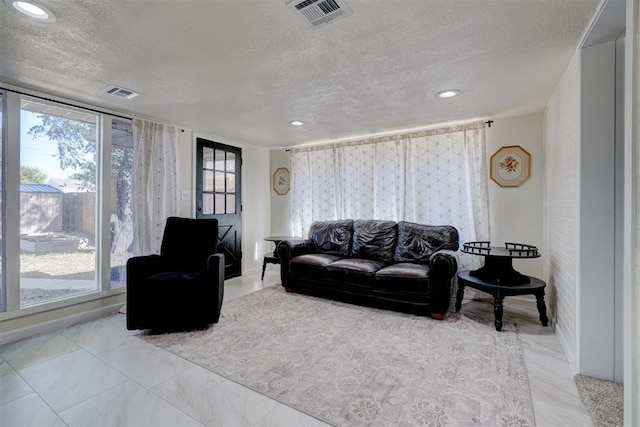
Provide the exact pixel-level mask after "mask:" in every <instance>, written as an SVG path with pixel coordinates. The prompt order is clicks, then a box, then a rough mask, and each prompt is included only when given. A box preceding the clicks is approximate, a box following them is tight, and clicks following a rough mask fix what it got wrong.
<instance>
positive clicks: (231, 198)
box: [227, 194, 236, 214]
mask: <svg viewBox="0 0 640 427" xmlns="http://www.w3.org/2000/svg"><path fill="white" fill-rule="evenodd" d="M227 213H228V214H234V213H236V196H235V195H234V194H227Z"/></svg>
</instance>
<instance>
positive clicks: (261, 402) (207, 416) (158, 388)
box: [0, 266, 592, 427]
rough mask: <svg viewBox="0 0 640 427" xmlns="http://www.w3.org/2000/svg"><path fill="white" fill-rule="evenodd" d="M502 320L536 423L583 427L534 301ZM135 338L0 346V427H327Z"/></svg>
mask: <svg viewBox="0 0 640 427" xmlns="http://www.w3.org/2000/svg"><path fill="white" fill-rule="evenodd" d="M277 283H279V277H278V271H277V267H276V266H270V267H269V269H268V272H267V274H266V275H265V280H264V282H262V281H260V276H259V274H253V275H248V276H245V277H242V278H236V279H232V280H228V281H227V282H226V283H225V300H226V301H228V300H230V299H233V298H237V297H238V296H241V295H244V294H247V293H249V292H253V291H255V290H258V289H261V288H262V287H263V286H269V285H273V284H277ZM478 295H479V296H482V295H483V294H478ZM469 296H472V291H471V292H469ZM462 312H463V313H474V314H479V315H482V316H488V317H489V318H492V316H493V309H492V306H491V304H490V303H489V299H486V298H482V300H480V301H478V300H465V303H464V304H463V308H462ZM504 320H505V321H511V322H517V323H519V324H520V336H521V340H522V345H523V349H524V355H525V362H526V365H527V370H528V373H529V383H530V387H531V395H532V398H533V405H534V411H535V417H536V422H537V425H538V426H591V425H592V423H591V420H590V418H589V416H588V414H587V412H586V410H585V408H584V406H583V405H582V403H581V401H580V399H579V398H578V393H577V390H576V387H575V384H574V382H573V376H572V374H571V371H570V369H569V366H568V364H567V361H566V359H565V357H564V355H563V353H562V351H561V350H560V345H559V343H558V340H557V338H556V337H555V336H554V335H553V333H552V331H551V329H550V328H544V327H542V326H541V325H540V324H539V323H538V320H537V312H536V308H535V302H534V301H523V300H519V299H509V298H507V299H506V300H505V316H504ZM136 334H137V332H135V331H133V332H131V331H127V330H126V328H125V316H124V315H122V314H118V315H114V316H110V317H106V318H103V319H99V320H95V321H92V322H88V323H83V324H79V325H76V326H73V327H70V328H67V329H64V330H61V331H58V332H56V333H52V334H48V335H43V336H38V337H34V338H31V339H27V340H23V341H19V342H16V343H11V344H7V345H5V346H3V347H0V426H65V425H69V426H146V425H149V426H160V425H167V426H190V425H207V426H223V425H224V426H259V427H269V426H295V427H302V426H321V425H325V424H324V423H322V422H320V421H318V420H316V419H315V418H312V417H309V416H307V415H305V414H303V413H301V412H298V411H296V410H294V409H292V408H290V407H288V406H285V405H282V404H280V403H278V402H276V401H275V400H272V399H270V398H268V397H265V396H263V395H261V394H259V393H256V392H254V391H252V390H250V389H248V388H246V387H243V386H241V385H238V384H236V383H234V382H231V381H229V380H226V379H224V378H222V377H220V376H219V375H217V374H214V373H212V372H209V371H207V370H205V369H202V368H200V367H199V366H196V365H194V364H192V363H191V362H189V361H186V360H183V359H181V358H179V357H176V356H174V355H173V354H171V353H168V352H166V351H164V350H161V349H159V348H157V347H155V346H153V345H151V344H148V343H146V342H143V341H141V340H140V339H138V338H137V337H136Z"/></svg>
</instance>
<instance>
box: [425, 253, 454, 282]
mask: <svg viewBox="0 0 640 427" xmlns="http://www.w3.org/2000/svg"><path fill="white" fill-rule="evenodd" d="M429 265H430V267H431V272H432V274H433V275H434V276H435V277H436V278H437V280H451V279H452V278H453V276H455V274H456V271H458V253H457V252H456V251H452V250H450V249H442V250H439V251H437V252H434V253H433V254H432V255H431V257H430V258H429Z"/></svg>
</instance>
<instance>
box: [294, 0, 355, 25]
mask: <svg viewBox="0 0 640 427" xmlns="http://www.w3.org/2000/svg"><path fill="white" fill-rule="evenodd" d="M287 6H288V7H289V9H291V10H293V11H294V12H295V13H297V14H298V16H300V17H301V18H302V19H303V20H304V22H306V23H307V25H309V26H310V27H311V28H320V27H322V26H324V25H327V24H329V23H330V22H333V21H335V20H336V19H341V18H345V17H347V16H349V15H351V13H352V12H351V9H349V6H347V4H346V3H345V2H344V0H290V1H288V2H287Z"/></svg>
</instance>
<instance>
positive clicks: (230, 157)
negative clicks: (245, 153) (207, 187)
mask: <svg viewBox="0 0 640 427" xmlns="http://www.w3.org/2000/svg"><path fill="white" fill-rule="evenodd" d="M227 171H228V172H235V171H236V153H231V152H227Z"/></svg>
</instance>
